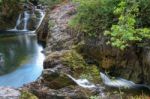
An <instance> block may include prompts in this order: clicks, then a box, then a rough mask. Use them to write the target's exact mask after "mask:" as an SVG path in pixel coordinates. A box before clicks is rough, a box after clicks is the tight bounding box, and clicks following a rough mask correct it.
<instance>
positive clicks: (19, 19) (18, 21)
mask: <svg viewBox="0 0 150 99" xmlns="http://www.w3.org/2000/svg"><path fill="white" fill-rule="evenodd" d="M20 23H21V14H19V17H18V19H17V22H16V26H15V27H14V30H17V27H18V26H19V24H20Z"/></svg>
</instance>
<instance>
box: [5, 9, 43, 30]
mask: <svg viewBox="0 0 150 99" xmlns="http://www.w3.org/2000/svg"><path fill="white" fill-rule="evenodd" d="M35 12H36V13H37V15H36V14H35ZM35 12H34V14H31V12H30V10H26V11H24V12H23V14H19V16H18V19H17V21H16V25H15V27H14V28H13V29H10V30H8V31H16V32H21V31H28V32H29V31H30V32H31V31H32V32H35V31H36V30H37V29H38V28H39V27H40V25H41V23H42V21H43V19H44V17H45V12H44V11H43V10H40V9H35ZM33 16H34V17H33ZM32 18H34V19H33V20H36V24H33V23H31V21H29V20H32ZM31 24H32V25H31ZM28 25H29V26H35V28H34V29H32V30H30V29H29V28H28Z"/></svg>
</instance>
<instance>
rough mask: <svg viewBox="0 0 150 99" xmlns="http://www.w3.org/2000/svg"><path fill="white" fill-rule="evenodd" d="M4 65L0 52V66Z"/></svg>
mask: <svg viewBox="0 0 150 99" xmlns="http://www.w3.org/2000/svg"><path fill="white" fill-rule="evenodd" d="M3 66H4V59H3V54H1V53H0V67H3Z"/></svg>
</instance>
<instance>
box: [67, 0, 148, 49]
mask: <svg viewBox="0 0 150 99" xmlns="http://www.w3.org/2000/svg"><path fill="white" fill-rule="evenodd" d="M74 1H75V2H78V3H79V6H78V8H77V12H78V13H77V15H76V16H75V18H74V19H73V20H71V21H70V23H69V24H70V26H71V27H74V28H78V29H79V30H80V31H81V32H82V33H84V34H85V35H86V36H88V37H98V36H100V35H103V34H105V35H106V36H108V37H109V42H108V44H111V45H112V46H114V47H117V48H120V49H122V50H123V49H125V48H126V47H128V46H130V45H135V44H137V43H139V42H144V40H146V39H149V38H150V29H149V27H150V17H149V16H150V1H149V0H94V1H93V0H88V1H87V0H74Z"/></svg>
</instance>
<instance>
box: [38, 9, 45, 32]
mask: <svg viewBox="0 0 150 99" xmlns="http://www.w3.org/2000/svg"><path fill="white" fill-rule="evenodd" d="M38 11H39V13H40V21H39V23H38V25H37V27H36V30H37V29H38V28H39V27H40V25H41V23H42V21H43V19H44V17H45V13H44V12H43V11H42V10H38Z"/></svg>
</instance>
